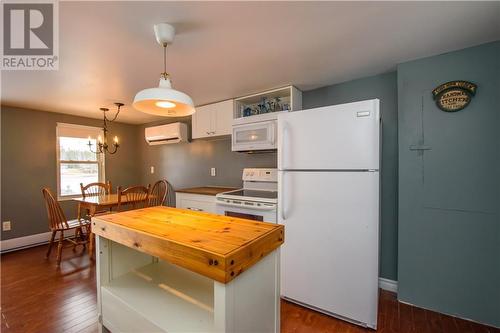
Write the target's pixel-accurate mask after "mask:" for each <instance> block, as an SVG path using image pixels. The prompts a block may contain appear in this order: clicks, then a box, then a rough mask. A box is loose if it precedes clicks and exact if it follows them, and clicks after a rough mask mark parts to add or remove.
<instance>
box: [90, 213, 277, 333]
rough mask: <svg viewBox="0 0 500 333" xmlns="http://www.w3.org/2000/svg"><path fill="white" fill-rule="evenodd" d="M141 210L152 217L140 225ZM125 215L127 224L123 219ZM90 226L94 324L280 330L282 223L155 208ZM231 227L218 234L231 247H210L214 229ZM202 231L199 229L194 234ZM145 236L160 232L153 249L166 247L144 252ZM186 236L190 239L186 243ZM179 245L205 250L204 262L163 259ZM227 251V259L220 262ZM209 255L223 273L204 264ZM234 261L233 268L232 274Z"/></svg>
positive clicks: (133, 328)
mask: <svg viewBox="0 0 500 333" xmlns="http://www.w3.org/2000/svg"><path fill="white" fill-rule="evenodd" d="M140 216H142V219H141V218H139V217H140ZM148 216H149V217H151V216H154V217H155V219H156V223H155V224H154V225H148V226H147V227H146V228H145V227H144V226H142V227H139V226H138V224H140V223H142V222H144V221H147V219H148ZM130 218H132V220H134V221H135V223H134V224H127V221H128V219H130ZM189 218H190V219H191V220H192V222H191V223H188V219H189ZM213 220H217V222H216V223H215V225H214V226H213V227H212V228H209V227H207V225H206V223H210V221H213ZM262 227H264V229H262ZM93 228H94V230H95V233H96V235H97V241H96V245H97V251H98V256H97V270H98V272H97V273H98V274H97V280H98V281H97V285H98V311H99V322H100V325H101V329H102V326H105V327H106V328H107V329H109V330H110V331H111V332H113V333H117V332H244V331H245V332H250V331H252V332H253V331H255V332H256V331H258V332H278V331H279V245H280V244H281V243H283V227H282V226H279V225H276V224H268V223H262V222H258V223H256V222H255V221H248V220H243V219H237V218H232V217H224V216H218V215H213V214H206V213H198V212H192V211H189V210H180V209H174V208H160V207H154V208H147V209H142V210H136V211H129V212H123V213H118V214H112V215H108V216H101V217H98V218H96V219H95V220H94V221H93ZM149 228H152V230H149ZM228 228H229V229H228ZM246 228H248V230H249V231H250V230H253V232H254V234H253V236H251V237H250V238H248V235H247V237H243V236H242V234H243V233H244V234H252V233H251V232H248V233H246V232H244V231H245V229H246ZM145 229H148V230H149V231H146V230H145ZM184 229H186V230H189V234H190V237H188V238H186V239H184V238H183V237H184V236H181V234H182V231H183V230H184ZM233 229H234V230H236V233H235V234H232V235H231V236H229V235H227V236H225V237H226V242H227V243H229V244H230V247H229V248H227V247H224V249H223V250H221V251H220V252H217V251H215V248H214V247H213V245H214V244H217V243H211V242H210V241H209V240H208V238H210V235H212V234H214V235H216V236H217V237H215V238H216V239H218V241H219V242H222V241H223V239H222V238H220V233H219V232H218V231H224V232H222V235H225V234H231V230H233ZM173 230H175V232H173ZM200 230H201V231H200ZM202 234H204V235H205V236H203V237H201V236H202ZM131 235H132V236H131ZM167 235H169V236H168V237H167ZM160 236H161V237H160ZM130 237H131V238H130ZM148 237H155V238H156V241H157V242H158V239H160V238H161V239H164V240H165V242H164V243H161V242H160V243H158V244H160V245H161V246H159V249H161V250H162V251H164V252H165V253H167V252H168V254H165V255H161V253H160V255H158V252H155V251H153V252H155V255H152V254H151V253H149V252H150V251H149V250H147V249H148V247H147V246H145V243H144V242H146V241H147V240H148ZM204 237H208V238H204ZM181 239H182V240H181ZM187 239H191V240H194V241H195V242H194V244H197V245H196V246H195V247H193V245H192V244H190V242H188V241H187ZM202 239H207V242H204V241H201V240H202ZM152 243H154V242H152ZM172 243H174V245H172ZM200 243H201V244H200ZM138 244H140V245H141V246H137V245H138ZM207 244H211V245H207ZM265 244H268V245H265ZM183 246H187V247H188V248H191V250H193V251H195V250H200V249H201V250H202V252H203V251H206V253H205V254H204V255H202V256H201V257H200V262H203V265H205V266H206V267H203V265H201V266H200V264H199V263H198V264H197V265H195V267H192V265H193V260H194V259H193V258H192V257H190V256H189V255H188V256H187V259H186V261H183V258H182V257H176V258H175V260H173V261H174V262H175V263H172V262H171V261H170V260H168V259H170V257H171V256H172V254H173V253H174V254H177V252H176V251H179V249H180V248H182V247H183ZM245 247H250V249H251V251H243V252H242V253H245V254H246V255H245V256H242V255H241V253H238V252H240V251H242V250H244V248H245ZM172 248H173V250H172ZM207 248H210V249H211V251H208V249H207ZM229 249H231V250H230V251H228V252H227V253H225V254H223V252H224V251H226V250H229ZM257 249H258V250H257ZM256 250H257V251H256ZM188 252H189V251H188ZM179 253H186V251H184V250H182V251H180V252H179ZM195 253H197V252H195ZM250 254H251V255H250ZM213 258H218V259H213ZM228 258H232V259H229V262H226V259H228ZM236 258H239V259H236ZM214 260H220V263H219V264H218V265H217V266H220V267H223V269H222V270H223V271H226V270H227V273H228V274H225V273H221V272H220V271H213V270H211V268H213V266H214ZM236 260H238V261H239V262H236ZM195 261H196V260H195ZM231 262H232V264H231ZM226 264H227V267H226ZM220 267H219V268H220ZM236 268H237V269H238V271H237V272H236V273H234V274H233V276H231V272H234V271H235V269H236ZM226 276H227V277H228V281H225V279H226V278H225V277H226Z"/></svg>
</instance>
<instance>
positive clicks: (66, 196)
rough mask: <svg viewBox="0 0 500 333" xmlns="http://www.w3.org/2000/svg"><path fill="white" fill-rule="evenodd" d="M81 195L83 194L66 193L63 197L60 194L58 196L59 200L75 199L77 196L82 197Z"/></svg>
mask: <svg viewBox="0 0 500 333" xmlns="http://www.w3.org/2000/svg"><path fill="white" fill-rule="evenodd" d="M81 197H82V195H81V194H76V195H65V196H63V197H60V196H58V197H57V201H71V200H73V199H75V198H81Z"/></svg>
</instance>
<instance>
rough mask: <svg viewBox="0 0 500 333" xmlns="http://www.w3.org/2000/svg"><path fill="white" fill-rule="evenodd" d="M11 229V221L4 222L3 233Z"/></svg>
mask: <svg viewBox="0 0 500 333" xmlns="http://www.w3.org/2000/svg"><path fill="white" fill-rule="evenodd" d="M10 228H11V225H10V221H3V222H2V230H3V231H9V230H10Z"/></svg>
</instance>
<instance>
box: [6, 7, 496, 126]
mask: <svg viewBox="0 0 500 333" xmlns="http://www.w3.org/2000/svg"><path fill="white" fill-rule="evenodd" d="M59 12H60V14H59V16H60V42H59V45H60V53H59V58H60V66H59V70H58V71H4V72H2V91H1V92H2V104H4V105H12V106H19V107H26V108H33V109H40V110H47V111H54V112H62V113H70V114H75V115H81V116H86V117H96V118H98V117H101V113H100V111H99V107H102V106H110V105H112V102H114V101H121V102H124V103H125V104H126V108H125V109H124V111H123V112H122V114H120V118H119V121H122V122H128V123H145V122H149V121H154V120H158V119H159V118H158V117H154V116H150V115H146V114H142V113H140V112H138V111H135V110H133V109H132V107H131V106H130V103H131V102H132V100H133V98H134V96H135V94H136V93H137V92H138V91H139V90H141V89H144V88H148V87H153V86H156V85H157V83H158V78H159V73H160V72H161V71H162V61H163V60H162V50H161V48H160V47H159V46H158V44H156V41H155V38H154V34H153V25H154V24H155V23H160V22H169V23H171V24H173V25H174V26H175V27H176V29H177V31H178V34H177V36H176V39H175V41H174V44H173V45H172V46H170V47H169V51H168V71H169V72H170V74H171V75H172V78H173V84H174V88H176V89H178V90H181V91H183V92H186V93H188V94H189V95H191V97H192V98H193V100H194V101H195V104H196V105H201V104H206V103H210V102H215V101H219V100H224V99H228V98H231V97H236V96H241V95H245V94H249V93H253V92H258V91H261V90H264V89H269V88H274V87H279V86H284V85H287V84H294V85H296V86H297V87H299V88H300V89H302V90H309V89H312V88H316V87H320V86H325V85H330V84H333V83H339V82H343V81H347V80H351V79H355V78H359V77H363V76H369V75H375V74H379V73H384V72H387V71H391V70H394V69H395V68H396V64H398V63H401V62H404V61H408V60H412V59H417V58H421V57H425V56H430V55H435V54H440V53H443V52H447V51H451V50H457V49H461V48H464V47H468V46H472V45H477V44H481V43H484V42H488V41H493V40H498V39H500V2H496V1H495V2H438V3H433V2H60V8H59Z"/></svg>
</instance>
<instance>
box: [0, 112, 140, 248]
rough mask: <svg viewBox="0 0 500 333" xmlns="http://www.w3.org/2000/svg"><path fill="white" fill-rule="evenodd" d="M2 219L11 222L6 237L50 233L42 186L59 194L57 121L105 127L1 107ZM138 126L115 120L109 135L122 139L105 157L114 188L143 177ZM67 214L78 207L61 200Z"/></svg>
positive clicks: (91, 121)
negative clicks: (139, 157) (114, 150)
mask: <svg viewBox="0 0 500 333" xmlns="http://www.w3.org/2000/svg"><path fill="white" fill-rule="evenodd" d="M1 118H2V120H1V149H2V161H1V185H2V189H1V198H2V201H1V215H2V216H1V220H2V221H7V220H10V221H11V222H12V230H11V231H6V232H2V235H1V238H2V239H10V238H16V237H22V236H27V235H32V234H37V233H42V232H46V231H48V222H47V213H46V211H45V206H44V202H43V200H42V194H41V189H42V188H43V187H45V186H48V187H50V188H51V189H52V191H53V192H54V194H55V193H56V184H57V180H56V177H57V174H56V170H57V167H56V149H55V148H56V123H57V122H64V123H71V124H79V125H88V126H102V122H101V121H99V120H96V119H88V118H82V117H75V116H70V115H63V114H58V113H52V112H43V111H33V110H25V109H18V108H11V107H5V106H2V110H1ZM137 130H138V128H137V126H134V125H126V124H120V123H113V124H111V128H110V135H111V137H112V136H114V135H117V136H118V137H119V138H120V143H121V148H120V149H119V151H118V153H116V154H115V155H112V156H106V160H105V165H106V179H107V180H110V181H111V182H112V184H113V187H115V188H116V186H118V185H131V184H136V183H137V182H139V181H140V177H139V167H138V166H139V163H138V159H137V152H138V142H137V139H136V138H137ZM62 206H63V208H64V210H65V214H66V217H67V218H74V217H75V216H76V205H75V204H74V203H73V202H71V201H65V202H63V203H62Z"/></svg>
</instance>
